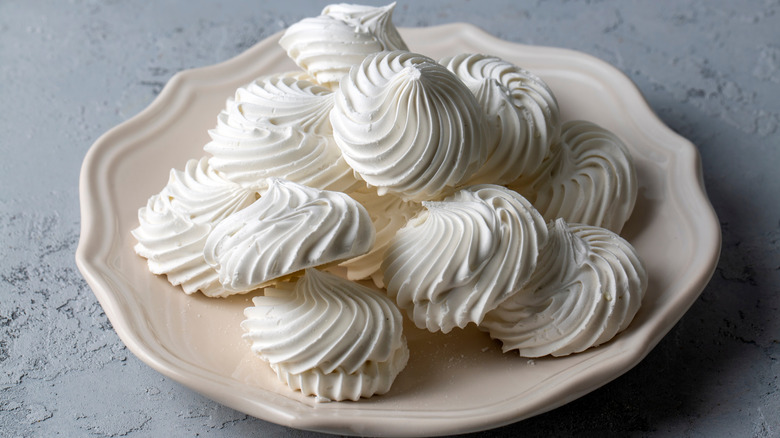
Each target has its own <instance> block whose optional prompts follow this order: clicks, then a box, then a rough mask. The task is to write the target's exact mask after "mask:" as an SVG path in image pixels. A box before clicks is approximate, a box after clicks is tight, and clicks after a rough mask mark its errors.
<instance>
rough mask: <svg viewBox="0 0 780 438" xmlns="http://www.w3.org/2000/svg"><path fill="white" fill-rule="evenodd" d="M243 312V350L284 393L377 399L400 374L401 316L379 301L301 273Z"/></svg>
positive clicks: (342, 283) (336, 280) (345, 284)
mask: <svg viewBox="0 0 780 438" xmlns="http://www.w3.org/2000/svg"><path fill="white" fill-rule="evenodd" d="M252 301H253V303H254V307H249V308H247V309H246V310H245V311H244V315H245V316H246V319H245V320H244V322H243V323H242V324H241V327H242V328H243V329H244V331H245V332H246V333H245V334H244V339H246V340H248V341H249V342H251V344H252V346H251V349H252V351H253V352H255V353H256V354H258V355H259V356H260V358H262V359H263V360H265V361H267V362H268V363H269V364H270V365H271V367H272V368H273V369H274V371H275V372H276V373H277V375H278V376H279V379H280V380H282V381H283V382H285V383H287V384H288V385H289V386H290V387H291V388H293V389H296V390H300V391H301V392H303V393H304V394H306V395H313V396H317V397H320V398H325V399H329V400H337V401H338V400H358V399H359V398H360V397H371V396H372V395H374V394H384V393H386V392H387V391H388V390H389V389H390V386H391V385H392V383H393V381H394V380H395V378H396V376H397V375H398V373H399V372H400V371H401V370H402V369H403V368H404V367H405V366H406V362H407V360H408V358H409V349H408V348H407V346H406V339H405V337H404V336H403V324H402V318H401V314H400V312H399V311H398V309H397V308H396V307H395V305H394V304H393V302H392V301H390V299H388V298H387V297H386V296H384V295H383V294H381V293H379V292H377V291H374V290H372V289H369V288H367V287H365V286H361V285H359V284H357V283H354V282H352V281H349V280H345V279H343V278H340V277H337V276H335V275H332V274H328V273H325V272H320V271H317V270H316V269H307V270H306V273H305V275H304V276H303V277H302V278H300V279H299V280H298V281H297V282H296V283H295V285H294V286H293V285H292V284H290V283H286V284H284V285H280V287H279V288H266V289H265V296H258V297H255V298H253V300H252Z"/></svg>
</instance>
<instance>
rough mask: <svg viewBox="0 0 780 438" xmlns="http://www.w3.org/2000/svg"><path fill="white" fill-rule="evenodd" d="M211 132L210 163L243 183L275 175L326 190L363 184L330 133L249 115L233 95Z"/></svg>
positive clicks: (348, 188)
mask: <svg viewBox="0 0 780 438" xmlns="http://www.w3.org/2000/svg"><path fill="white" fill-rule="evenodd" d="M209 135H210V136H211V139H212V140H211V142H209V143H208V144H206V146H205V147H204V148H203V149H204V150H205V151H206V152H208V153H210V154H212V155H213V156H212V157H211V158H210V159H209V164H210V165H211V166H212V167H213V168H214V169H216V170H217V171H219V172H220V173H221V174H223V175H224V176H225V177H226V178H228V179H230V180H231V181H235V182H237V183H239V184H243V185H246V184H251V185H256V184H262V183H263V181H264V180H265V179H266V178H271V177H276V178H284V179H287V180H290V181H294V182H297V183H300V184H304V185H307V186H310V187H315V188H320V189H325V190H336V191H350V190H352V189H354V188H355V187H357V186H358V185H360V183H359V181H358V180H357V179H356V178H355V176H354V173H353V171H352V169H351V168H350V167H349V165H348V164H347V163H346V162H345V161H344V158H343V157H342V156H341V151H340V150H339V148H338V147H337V146H336V144H335V143H334V142H333V138H332V137H331V136H329V135H328V136H324V135H318V134H316V133H313V132H311V133H310V132H304V131H301V130H300V129H298V128H294V127H291V126H287V127H274V126H272V125H270V124H268V123H266V122H264V121H263V120H260V121H254V120H250V119H248V118H247V117H246V116H245V115H244V114H243V113H242V111H241V108H240V103H239V102H237V101H234V100H232V99H231V100H229V101H228V102H227V108H226V109H225V110H223V111H222V112H220V114H219V116H218V117H217V127H216V128H215V129H213V130H211V131H209Z"/></svg>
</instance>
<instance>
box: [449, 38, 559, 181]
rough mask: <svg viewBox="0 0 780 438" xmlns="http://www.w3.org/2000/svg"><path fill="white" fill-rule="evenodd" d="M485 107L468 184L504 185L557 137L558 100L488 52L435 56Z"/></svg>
mask: <svg viewBox="0 0 780 438" xmlns="http://www.w3.org/2000/svg"><path fill="white" fill-rule="evenodd" d="M439 62H440V63H441V64H442V65H444V66H445V67H447V68H448V69H449V70H451V71H452V72H453V73H455V75H456V76H458V77H459V78H460V79H461V80H462V81H463V82H464V83H465V84H466V86H467V87H469V89H470V90H471V92H472V93H474V95H475V96H476V98H477V101H478V102H479V103H480V105H481V107H482V108H483V110H484V111H485V114H486V118H487V123H488V126H489V129H488V132H490V134H491V137H490V141H489V143H488V157H487V161H486V162H485V164H484V166H482V168H480V169H479V170H478V171H477V173H476V174H475V175H474V176H473V177H472V179H471V180H470V182H471V183H485V182H487V183H492V184H505V183H509V182H512V181H515V180H517V179H520V178H522V177H523V176H525V175H528V174H530V173H532V172H533V171H534V170H536V168H537V167H538V166H539V164H541V162H542V160H543V159H544V157H545V156H547V153H548V152H549V150H550V145H551V144H552V143H554V142H556V141H558V137H559V135H560V130H561V121H560V111H559V110H558V102H557V100H556V99H555V96H554V95H553V92H552V90H550V88H549V87H548V86H547V84H546V83H545V82H544V81H543V80H542V79H541V78H539V77H538V76H536V75H534V74H533V73H531V72H529V71H527V70H524V69H522V68H520V67H518V66H516V65H514V64H512V63H510V62H507V61H504V60H502V59H500V58H496V57H493V56H487V55H480V54H468V53H464V54H461V55H457V56H451V57H447V58H444V59H442V60H441V61H439Z"/></svg>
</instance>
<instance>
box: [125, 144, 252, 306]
mask: <svg viewBox="0 0 780 438" xmlns="http://www.w3.org/2000/svg"><path fill="white" fill-rule="evenodd" d="M258 197H259V188H257V187H252V186H246V187H244V186H241V185H239V184H236V183H234V182H232V181H229V180H227V179H225V178H224V177H223V176H222V175H220V174H219V173H218V172H216V171H215V170H214V169H212V168H211V167H210V166H209V165H208V158H206V157H203V158H201V159H200V160H195V159H192V160H189V161H187V164H186V165H185V167H184V170H178V169H171V172H170V175H169V177H168V184H167V185H166V186H165V187H164V188H163V189H162V190H161V191H160V193H159V194H157V195H154V196H152V197H151V198H150V199H149V201H148V202H147V205H146V206H145V207H142V208H141V209H140V210H139V211H138V222H139V226H138V228H136V229H134V230H132V234H133V236H135V238H136V240H138V244H137V245H136V246H135V250H136V252H137V253H138V254H139V255H141V256H142V257H145V258H147V259H148V260H147V263H148V265H149V270H150V271H151V272H152V273H154V274H166V275H167V276H168V280H169V281H170V282H171V283H172V284H173V285H174V286H178V285H181V286H182V289H184V291H185V292H186V293H188V294H191V293H193V292H195V291H197V290H201V291H202V292H203V294H204V295H206V296H212V297H213V296H225V295H227V294H228V293H227V292H226V291H225V290H223V289H222V287H221V286H220V284H219V282H218V281H217V273H216V271H214V270H213V269H212V268H211V267H210V266H208V265H207V264H206V261H205V260H204V259H203V246H204V245H205V242H206V236H207V235H208V233H210V232H211V230H212V228H213V227H214V226H215V225H216V224H218V223H219V222H221V221H222V220H223V219H224V218H226V217H228V216H230V215H231V214H233V213H234V212H236V211H239V210H241V209H243V208H245V207H246V206H248V205H250V204H251V203H253V202H254V201H255V200H256V199H257V198H258Z"/></svg>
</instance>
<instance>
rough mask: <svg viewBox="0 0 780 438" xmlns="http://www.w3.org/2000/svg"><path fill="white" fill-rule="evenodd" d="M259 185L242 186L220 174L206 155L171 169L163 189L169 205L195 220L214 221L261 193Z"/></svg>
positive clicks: (199, 221) (239, 207)
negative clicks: (168, 199) (181, 167)
mask: <svg viewBox="0 0 780 438" xmlns="http://www.w3.org/2000/svg"><path fill="white" fill-rule="evenodd" d="M262 191H263V190H262V189H261V188H260V187H259V186H254V187H253V186H251V185H247V186H242V185H240V184H237V183H235V182H233V181H230V180H228V179H227V178H225V177H223V176H222V175H220V174H219V173H217V171H215V170H214V169H213V168H212V167H211V166H209V164H208V157H203V158H201V159H200V160H188V161H187V164H186V165H185V167H184V171H180V170H178V169H171V173H170V176H169V177H168V184H167V185H166V186H165V189H164V190H163V193H164V194H165V195H167V196H168V197H169V198H170V201H171V208H173V209H174V210H175V211H176V212H178V213H180V214H182V215H184V216H186V217H188V218H189V219H191V220H192V221H193V222H195V223H206V224H209V225H212V226H213V225H216V224H218V223H219V222H221V221H222V220H223V219H225V218H226V217H228V216H230V215H231V214H233V213H235V212H236V211H238V210H241V209H243V208H244V207H246V206H248V205H250V204H252V203H253V202H255V201H256V200H257V198H259V197H260V194H261V193H262Z"/></svg>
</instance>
